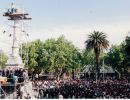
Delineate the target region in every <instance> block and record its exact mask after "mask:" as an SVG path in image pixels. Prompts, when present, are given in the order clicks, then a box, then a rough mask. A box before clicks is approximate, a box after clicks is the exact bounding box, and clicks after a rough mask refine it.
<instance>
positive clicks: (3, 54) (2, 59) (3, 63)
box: [0, 51, 8, 68]
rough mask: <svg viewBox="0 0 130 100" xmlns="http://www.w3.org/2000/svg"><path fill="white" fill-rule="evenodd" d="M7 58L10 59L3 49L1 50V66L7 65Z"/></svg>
mask: <svg viewBox="0 0 130 100" xmlns="http://www.w3.org/2000/svg"><path fill="white" fill-rule="evenodd" d="M7 60H8V57H7V55H6V54H5V53H4V52H3V51H1V52H0V68H4V67H5V64H6V62H7Z"/></svg>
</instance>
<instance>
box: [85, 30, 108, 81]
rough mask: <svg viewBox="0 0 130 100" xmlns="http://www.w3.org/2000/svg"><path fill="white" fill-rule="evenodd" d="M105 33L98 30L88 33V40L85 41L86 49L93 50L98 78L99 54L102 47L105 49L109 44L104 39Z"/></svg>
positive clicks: (97, 76)
mask: <svg viewBox="0 0 130 100" xmlns="http://www.w3.org/2000/svg"><path fill="white" fill-rule="evenodd" d="M106 37H107V36H106V34H104V33H103V32H99V31H94V32H93V33H91V34H90V35H88V40H86V41H85V44H86V50H88V49H89V50H92V49H93V50H94V53H95V60H96V78H97V79H99V73H100V70H99V62H100V61H99V56H100V52H101V50H103V49H107V48H108V46H109V41H108V40H107V39H106Z"/></svg>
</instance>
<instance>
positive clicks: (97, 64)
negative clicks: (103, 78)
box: [95, 52, 100, 79]
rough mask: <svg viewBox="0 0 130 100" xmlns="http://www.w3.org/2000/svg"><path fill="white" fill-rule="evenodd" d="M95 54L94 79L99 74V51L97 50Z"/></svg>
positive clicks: (97, 77)
mask: <svg viewBox="0 0 130 100" xmlns="http://www.w3.org/2000/svg"><path fill="white" fill-rule="evenodd" d="M95 55H96V79H99V74H100V70H99V53H98V52H97V53H96V54H95Z"/></svg>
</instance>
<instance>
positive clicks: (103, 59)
mask: <svg viewBox="0 0 130 100" xmlns="http://www.w3.org/2000/svg"><path fill="white" fill-rule="evenodd" d="M104 69H105V68H104V59H103V82H104Z"/></svg>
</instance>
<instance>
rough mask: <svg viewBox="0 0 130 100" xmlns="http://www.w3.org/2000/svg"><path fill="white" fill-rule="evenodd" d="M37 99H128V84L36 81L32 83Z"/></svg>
mask: <svg viewBox="0 0 130 100" xmlns="http://www.w3.org/2000/svg"><path fill="white" fill-rule="evenodd" d="M33 87H35V88H34V91H37V98H40V99H43V98H47V99H49V98H51V99H52V98H55V99H56V98H65V99H68V98H77V99H78V98H79V99H82V98H106V99H110V98H115V99H118V98H119V99H121V98H123V99H127V98H130V82H128V80H126V79H120V80H111V79H107V80H100V81H97V82H96V81H92V80H91V81H89V80H59V81H57V80H39V81H38V80H37V81H34V82H33Z"/></svg>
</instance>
